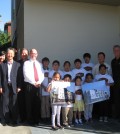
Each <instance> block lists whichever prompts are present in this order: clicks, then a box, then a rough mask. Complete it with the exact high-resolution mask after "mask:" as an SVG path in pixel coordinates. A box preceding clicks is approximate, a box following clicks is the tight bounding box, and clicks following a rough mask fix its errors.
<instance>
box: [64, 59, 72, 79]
mask: <svg viewBox="0 0 120 134" xmlns="http://www.w3.org/2000/svg"><path fill="white" fill-rule="evenodd" d="M63 67H64V71H63V77H64V76H65V75H66V74H69V75H71V79H72V80H73V72H72V71H71V69H70V67H71V64H70V62H69V61H65V62H64V64H63Z"/></svg>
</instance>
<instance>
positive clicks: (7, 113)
mask: <svg viewBox="0 0 120 134" xmlns="http://www.w3.org/2000/svg"><path fill="white" fill-rule="evenodd" d="M14 56H15V52H14V49H13V48H8V49H7V52H6V61H5V62H3V63H2V64H1V65H0V66H1V67H0V78H1V81H0V89H1V90H0V91H1V93H2V95H3V114H4V120H3V125H6V124H7V123H9V122H10V121H11V123H12V124H13V125H16V124H17V117H18V108H17V93H18V92H19V91H20V90H21V89H20V84H19V82H20V79H19V77H18V72H19V71H18V70H19V67H20V64H19V63H17V62H16V61H14V60H13V58H14Z"/></svg>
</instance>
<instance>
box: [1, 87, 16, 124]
mask: <svg viewBox="0 0 120 134" xmlns="http://www.w3.org/2000/svg"><path fill="white" fill-rule="evenodd" d="M3 114H4V119H5V121H6V122H10V121H12V122H17V119H18V105H17V94H14V93H13V89H12V86H8V90H7V91H5V93H3Z"/></svg>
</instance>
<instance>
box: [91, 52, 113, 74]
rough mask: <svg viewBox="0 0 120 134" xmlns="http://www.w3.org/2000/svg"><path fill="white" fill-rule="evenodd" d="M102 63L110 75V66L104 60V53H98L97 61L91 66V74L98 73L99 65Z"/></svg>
mask: <svg viewBox="0 0 120 134" xmlns="http://www.w3.org/2000/svg"><path fill="white" fill-rule="evenodd" d="M101 64H104V65H105V66H106V73H107V74H110V75H111V67H110V65H108V64H107V63H106V62H105V53H103V52H99V53H98V63H97V64H96V65H95V66H94V67H93V70H92V73H93V76H95V75H97V74H99V66H100V65H101Z"/></svg>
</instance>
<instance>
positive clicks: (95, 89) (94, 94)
mask: <svg viewBox="0 0 120 134" xmlns="http://www.w3.org/2000/svg"><path fill="white" fill-rule="evenodd" d="M82 91H83V95H84V101H85V104H92V103H95V102H100V101H104V100H107V99H109V97H110V90H109V87H108V86H106V84H105V80H102V81H98V82H93V83H87V84H84V85H82Z"/></svg>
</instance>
